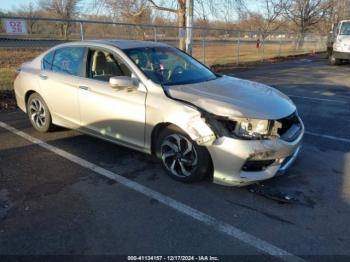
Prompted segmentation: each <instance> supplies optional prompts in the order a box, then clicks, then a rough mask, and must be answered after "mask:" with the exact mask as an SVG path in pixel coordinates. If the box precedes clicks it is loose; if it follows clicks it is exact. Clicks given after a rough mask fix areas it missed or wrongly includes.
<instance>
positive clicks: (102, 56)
mask: <svg viewBox="0 0 350 262" xmlns="http://www.w3.org/2000/svg"><path fill="white" fill-rule="evenodd" d="M88 65H89V68H88V77H89V78H92V79H96V80H101V81H105V82H108V81H109V78H110V77H112V76H131V71H130V70H129V68H128V67H127V66H126V65H125V63H124V62H123V61H122V60H121V59H119V58H117V57H115V56H113V55H112V54H111V53H108V52H105V51H102V50H90V52H89V63H88Z"/></svg>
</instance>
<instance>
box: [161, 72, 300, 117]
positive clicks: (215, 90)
mask: <svg viewBox="0 0 350 262" xmlns="http://www.w3.org/2000/svg"><path fill="white" fill-rule="evenodd" d="M165 89H166V92H167V93H168V95H169V96H170V97H172V98H175V99H180V100H183V101H187V102H190V103H192V104H194V105H196V106H198V107H200V108H202V109H204V110H205V111H207V112H210V113H212V114H215V115H219V116H226V117H249V118H256V119H270V120H273V119H280V118H283V117H286V116H288V115H290V114H292V113H293V112H294V111H295V110H296V107H295V105H294V104H293V102H292V101H291V100H290V99H289V98H288V97H287V96H286V95H284V94H283V93H281V92H280V91H278V90H276V89H274V88H272V87H269V86H267V85H264V84H260V83H256V82H252V81H248V80H243V79H239V78H235V77H229V76H222V77H218V78H217V79H215V80H211V81H207V82H201V83H195V84H187V85H173V86H166V87H165Z"/></svg>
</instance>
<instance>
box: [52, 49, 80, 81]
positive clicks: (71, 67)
mask: <svg viewBox="0 0 350 262" xmlns="http://www.w3.org/2000/svg"><path fill="white" fill-rule="evenodd" d="M84 52H85V49H84V48H83V47H65V48H61V49H58V50H56V52H55V56H54V59H53V63H52V71H54V72H59V73H64V74H69V75H74V76H78V75H80V72H81V66H82V64H83V62H84V61H83V60H84Z"/></svg>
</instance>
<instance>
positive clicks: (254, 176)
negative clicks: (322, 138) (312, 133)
mask: <svg viewBox="0 0 350 262" xmlns="http://www.w3.org/2000/svg"><path fill="white" fill-rule="evenodd" d="M303 135H304V127H303V126H302V131H301V133H300V134H299V136H298V137H297V138H296V139H295V140H294V141H292V142H287V141H284V140H282V139H271V140H239V139H234V138H229V137H221V138H218V139H217V140H216V141H215V142H214V144H213V145H211V146H209V147H208V150H209V153H210V155H211V158H212V161H213V166H214V183H217V184H221V185H227V186H245V185H249V184H252V183H255V182H257V181H262V180H266V179H269V178H272V177H274V176H278V175H282V174H284V173H285V172H286V171H287V169H288V168H289V167H290V166H291V165H292V164H293V162H294V161H295V159H296V158H297V156H298V154H299V152H300V149H301V143H302V139H303ZM248 160H254V161H261V162H262V163H263V161H265V160H273V161H272V164H269V165H268V166H266V167H263V168H262V169H261V170H257V171H244V168H243V167H244V166H245V164H246V163H247V161H248ZM265 162H266V161H265Z"/></svg>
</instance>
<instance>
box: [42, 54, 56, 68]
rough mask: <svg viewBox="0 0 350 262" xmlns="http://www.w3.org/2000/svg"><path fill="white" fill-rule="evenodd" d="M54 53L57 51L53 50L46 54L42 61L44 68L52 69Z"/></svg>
mask: <svg viewBox="0 0 350 262" xmlns="http://www.w3.org/2000/svg"><path fill="white" fill-rule="evenodd" d="M54 54H55V51H52V52H50V53H48V54H46V55H45V56H44V58H43V61H42V68H43V69H44V70H51V69H52V60H53V56H54Z"/></svg>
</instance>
